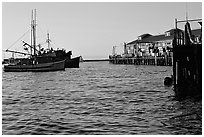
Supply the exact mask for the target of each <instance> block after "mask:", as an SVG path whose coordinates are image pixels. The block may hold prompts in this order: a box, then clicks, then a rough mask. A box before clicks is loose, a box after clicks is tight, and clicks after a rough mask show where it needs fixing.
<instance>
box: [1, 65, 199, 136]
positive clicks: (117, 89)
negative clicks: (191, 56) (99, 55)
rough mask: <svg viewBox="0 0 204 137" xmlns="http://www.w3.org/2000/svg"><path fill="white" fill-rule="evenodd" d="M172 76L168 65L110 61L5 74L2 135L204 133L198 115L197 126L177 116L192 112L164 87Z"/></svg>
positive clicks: (191, 103) (194, 119) (170, 90)
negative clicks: (111, 62)
mask: <svg viewBox="0 0 204 137" xmlns="http://www.w3.org/2000/svg"><path fill="white" fill-rule="evenodd" d="M171 74H172V67H168V66H167V67H164V66H163V67H162V66H134V65H111V64H108V62H93V63H91V62H90V63H81V64H80V68H77V69H66V70H65V71H58V72H43V73H42V72H39V73H33V72H24V73H13V72H9V73H8V72H7V73H6V72H3V74H2V79H3V80H2V81H3V82H2V134H4V135H5V134H9V135H11V134H15V135H18V134H26V135H29V134H41V135H42V134H55V135H56V134H72V135H75V134H77V135H85V134H94V135H98V134H103V135H111V134H114V135H118V134H122V135H125V134H149V135H155V134H201V129H202V125H201V122H200V120H199V119H198V118H192V117H195V115H194V114H192V116H191V119H192V120H191V121H193V122H191V121H190V120H186V119H183V118H182V117H181V118H177V117H175V116H178V115H180V114H184V113H188V112H186V110H188V108H187V109H184V107H185V106H186V103H185V102H184V103H183V102H178V101H176V100H174V99H173V98H174V97H173V95H174V92H173V90H172V87H165V86H164V85H163V79H164V77H166V76H170V75H171ZM194 104H195V103H193V102H190V105H189V106H192V105H194ZM200 106H201V105H200ZM185 118H186V117H185ZM185 121H187V123H186V124H187V125H185V126H183V123H184V122H185ZM190 122H191V123H190Z"/></svg>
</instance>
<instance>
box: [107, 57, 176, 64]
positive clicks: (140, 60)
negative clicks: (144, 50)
mask: <svg viewBox="0 0 204 137" xmlns="http://www.w3.org/2000/svg"><path fill="white" fill-rule="evenodd" d="M109 62H110V63H112V64H127V65H155V66H172V65H173V59H172V57H152V56H148V57H135V58H122V57H121V58H118V57H110V59H109Z"/></svg>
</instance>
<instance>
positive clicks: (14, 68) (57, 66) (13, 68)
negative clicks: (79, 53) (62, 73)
mask: <svg viewBox="0 0 204 137" xmlns="http://www.w3.org/2000/svg"><path fill="white" fill-rule="evenodd" d="M58 70H65V60H62V61H58V62H49V63H42V64H36V65H5V66H4V71H5V72H47V71H58Z"/></svg>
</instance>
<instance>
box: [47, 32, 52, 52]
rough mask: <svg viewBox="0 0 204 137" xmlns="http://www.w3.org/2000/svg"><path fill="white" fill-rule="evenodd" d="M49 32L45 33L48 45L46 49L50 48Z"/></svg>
mask: <svg viewBox="0 0 204 137" xmlns="http://www.w3.org/2000/svg"><path fill="white" fill-rule="evenodd" d="M49 36H50V35H49V33H47V46H48V49H49V50H50V41H51V40H50V37H49Z"/></svg>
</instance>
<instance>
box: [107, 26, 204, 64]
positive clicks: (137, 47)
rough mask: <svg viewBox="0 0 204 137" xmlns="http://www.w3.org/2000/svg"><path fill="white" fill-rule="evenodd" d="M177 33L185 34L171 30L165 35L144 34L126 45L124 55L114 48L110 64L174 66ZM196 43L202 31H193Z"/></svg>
mask: <svg viewBox="0 0 204 137" xmlns="http://www.w3.org/2000/svg"><path fill="white" fill-rule="evenodd" d="M175 31H177V32H179V33H184V31H183V30H181V29H178V28H177V29H170V30H168V31H165V32H164V34H160V35H151V34H149V33H145V34H142V35H140V36H138V37H137V39H136V40H134V41H131V42H128V43H124V44H123V46H124V51H123V54H121V55H118V54H117V53H116V52H115V48H116V47H117V46H114V47H113V54H112V55H110V56H109V62H110V63H112V64H134V65H158V66H172V65H173V52H172V49H173V40H174V37H175ZM192 35H193V37H194V40H195V41H199V40H200V37H201V29H195V30H192Z"/></svg>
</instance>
